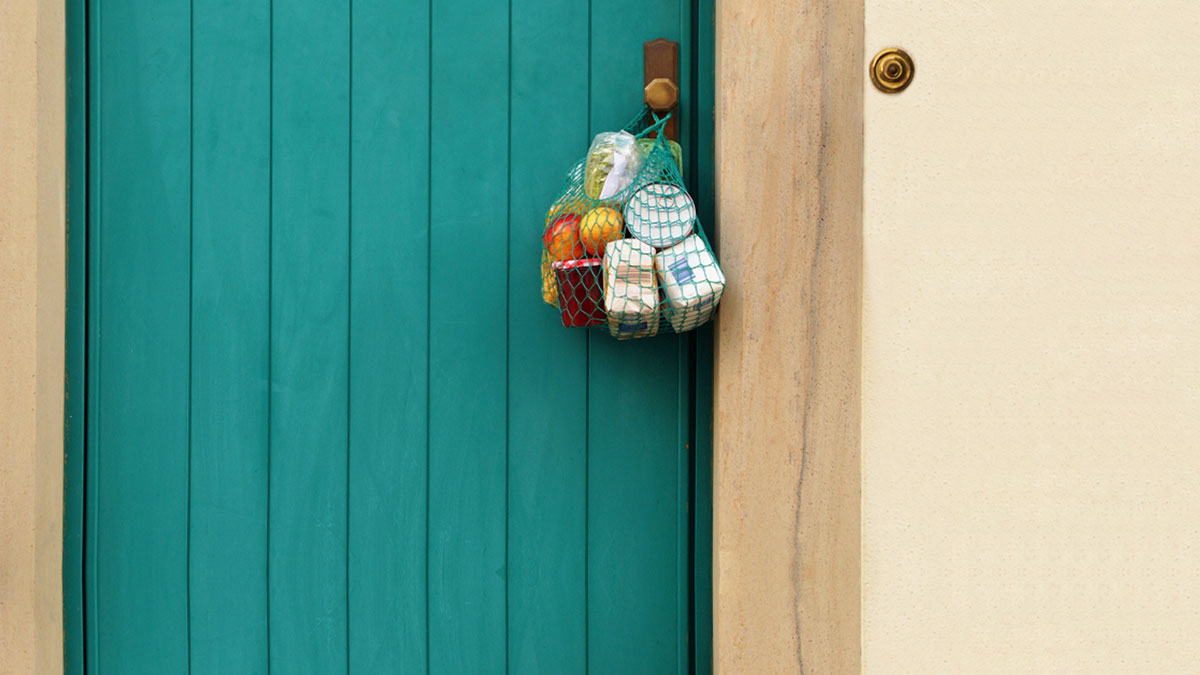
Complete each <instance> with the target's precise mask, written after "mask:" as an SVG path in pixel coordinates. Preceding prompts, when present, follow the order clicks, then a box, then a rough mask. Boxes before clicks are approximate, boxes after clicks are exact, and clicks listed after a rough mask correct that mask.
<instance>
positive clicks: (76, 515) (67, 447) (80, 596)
mask: <svg viewBox="0 0 1200 675" xmlns="http://www.w3.org/2000/svg"><path fill="white" fill-rule="evenodd" d="M65 9H66V14H65V22H66V41H67V44H66V47H67V54H66V68H67V82H66V84H67V90H66V96H67V117H66V135H67V138H66V146H67V147H66V149H67V195H66V207H67V217H66V220H67V242H66V244H67V270H66V271H67V297H66V301H67V310H66V326H65V335H64V336H63V337H64V340H65V345H64V346H65V350H66V351H65V355H66V363H65V365H66V381H65V383H64V386H65V401H64V409H63V455H64V456H63V558H62V570H63V572H62V584H63V585H62V593H63V672H64V673H66V674H67V675H82V673H83V668H84V655H85V654H86V651H85V638H84V632H83V628H84V614H83V612H84V585H83V577H84V548H83V542H84V527H83V516H84V509H85V502H84V498H83V495H84V486H85V485H86V482H85V481H86V476H87V474H86V471H85V469H86V467H85V463H84V447H85V442H86V438H87V426H86V417H85V406H84V402H85V401H86V400H87V360H86V358H85V354H86V353H87V352H86V349H87V347H86V345H87V339H88V337H87V287H88V286H87V220H88V216H87V207H88V202H87V176H88V170H87V120H88V110H87V59H88V55H87V6H86V4H85V2H84V0H68V2H66V4H65Z"/></svg>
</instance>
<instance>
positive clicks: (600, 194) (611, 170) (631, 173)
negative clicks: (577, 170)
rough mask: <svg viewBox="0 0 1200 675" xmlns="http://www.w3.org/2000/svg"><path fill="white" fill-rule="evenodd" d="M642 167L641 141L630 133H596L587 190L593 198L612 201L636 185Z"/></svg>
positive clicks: (585, 178) (585, 181)
mask: <svg viewBox="0 0 1200 675" xmlns="http://www.w3.org/2000/svg"><path fill="white" fill-rule="evenodd" d="M641 165H642V154H641V153H640V152H638V147H637V139H635V138H634V137H633V134H631V133H629V132H627V131H606V132H604V133H599V134H596V137H595V138H594V139H592V145H591V147H590V148H588V154H587V164H585V165H584V170H583V191H584V193H586V194H587V196H588V197H590V198H592V199H608V198H609V197H611V196H613V195H615V194H617V193H618V192H620V191H621V190H624V189H625V188H626V187H629V184H630V183H632V182H633V179H634V177H636V176H637V173H638V169H640V168H641Z"/></svg>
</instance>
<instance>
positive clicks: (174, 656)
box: [89, 0, 191, 673]
mask: <svg viewBox="0 0 1200 675" xmlns="http://www.w3.org/2000/svg"><path fill="white" fill-rule="evenodd" d="M97 4H98V5H99V6H96V7H94V11H95V12H96V16H95V18H94V20H96V21H98V22H99V30H100V32H101V34H102V35H103V36H104V37H103V40H102V42H101V44H100V45H99V48H100V50H101V53H102V54H103V58H102V59H101V60H100V63H99V67H98V68H97V70H96V72H95V77H96V79H97V82H98V84H97V86H98V87H99V88H101V89H102V91H103V92H104V95H103V96H101V97H100V99H99V100H98V104H97V107H96V110H95V115H96V127H97V129H96V131H97V134H98V138H96V139H95V143H96V150H97V151H98V152H97V157H98V165H97V172H98V178H99V194H98V195H97V198H98V202H97V210H98V213H97V221H96V230H95V232H94V233H93V240H92V246H93V249H92V255H93V256H94V259H95V260H96V262H97V265H98V266H99V268H100V269H101V270H103V274H102V275H100V276H99V278H98V279H97V284H96V289H95V290H96V295H97V299H98V301H99V302H100V303H103V311H102V312H97V314H96V315H95V321H96V323H97V334H96V343H95V344H94V345H93V346H94V351H93V358H95V359H96V360H97V361H98V363H97V369H98V376H97V378H96V379H95V380H94V381H93V387H94V388H95V391H94V393H93V396H94V398H93V404H94V409H95V410H96V414H97V415H98V416H99V420H98V426H97V427H96V429H95V435H94V436H93V438H94V443H93V445H92V447H91V448H90V449H89V452H90V453H91V455H90V458H89V461H92V462H94V463H95V464H96V467H95V470H96V480H97V481H98V483H99V484H101V485H105V486H109V487H110V489H108V490H106V491H105V492H104V494H102V495H100V496H99V500H98V502H97V504H96V505H95V513H94V520H93V521H92V523H93V525H94V527H95V529H96V532H97V535H98V536H100V537H103V541H102V544H103V545H102V546H100V547H99V548H98V550H97V552H96V560H95V562H94V569H93V573H94V577H93V578H94V579H95V582H96V586H97V591H98V592H96V593H95V594H94V595H93V596H92V597H91V598H90V599H91V601H92V603H94V607H95V621H94V622H93V623H92V624H91V625H90V626H89V631H90V633H91V634H92V639H93V640H94V649H95V652H96V654H95V657H96V663H97V664H98V666H99V667H100V668H102V669H106V670H111V671H113V672H158V673H165V672H182V671H184V670H186V669H187V659H188V654H187V646H188V625H187V623H188V612H187V602H188V597H187V547H188V540H187V535H188V526H187V523H188V384H189V378H188V341H189V332H188V323H189V292H188V286H189V267H190V266H189V249H190V228H189V224H190V223H189V221H190V204H189V192H190V176H189V162H190V153H191V150H190V147H189V145H190V144H189V139H190V136H191V131H190V127H189V119H190V107H189V104H190V98H191V92H190V88H189V77H190V72H189V60H190V58H189V57H190V55H189V51H190V44H189V43H190V40H189V35H190V32H191V31H190V21H189V19H190V16H189V10H190V7H189V3H188V2H187V1H186V0H162V1H160V2H154V3H147V2H140V1H138V0H105V2H103V3H97ZM134 27H136V28H137V29H134ZM109 34H111V35H112V37H113V38H118V37H119V39H109V38H108V35H109ZM132 101H137V105H130V102H132Z"/></svg>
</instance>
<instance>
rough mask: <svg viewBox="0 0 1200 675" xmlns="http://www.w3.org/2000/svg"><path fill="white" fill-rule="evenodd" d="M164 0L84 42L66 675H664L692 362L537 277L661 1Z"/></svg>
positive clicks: (660, 31) (684, 46)
mask: <svg viewBox="0 0 1200 675" xmlns="http://www.w3.org/2000/svg"><path fill="white" fill-rule="evenodd" d="M173 2H174V0H172V1H171V2H168V3H158V4H155V3H149V2H147V1H146V0H93V5H94V6H93V7H92V8H91V11H90V13H89V14H88V17H89V20H90V21H91V24H90V28H91V31H92V34H91V37H90V44H89V47H90V48H91V52H90V59H91V63H92V64H93V65H94V71H95V72H96V73H99V74H103V75H104V77H97V78H96V79H95V81H93V82H92V87H91V90H90V92H91V96H92V97H93V102H94V103H95V110H93V111H92V114H91V119H90V120H89V122H90V123H91V124H92V125H93V127H92V130H91V139H92V147H91V148H90V149H89V150H90V152H91V157H92V159H93V160H94V161H95V162H97V164H95V165H94V166H92V167H91V173H92V175H91V178H92V180H93V184H92V186H91V190H90V192H89V194H90V196H91V198H90V201H89V204H88V207H89V208H90V209H92V211H90V215H89V218H90V220H91V222H94V223H96V224H97V225H96V229H95V231H94V232H93V233H92V234H93V235H94V237H93V242H92V246H93V249H92V251H91V252H90V253H91V255H90V257H89V261H88V262H89V273H90V275H91V277H90V283H89V289H88V291H89V306H90V307H91V308H92V310H93V314H92V316H91V317H90V319H91V323H90V324H89V326H90V328H91V330H92V333H91V335H90V340H91V342H90V345H89V349H90V350H91V352H90V356H91V357H92V358H91V360H90V361H89V362H88V366H89V372H88V378H89V381H90V383H91V386H92V389H91V390H89V408H88V411H89V413H88V414H89V417H88V421H89V427H88V439H89V440H88V443H89V451H92V452H94V454H92V455H91V456H90V457H89V462H88V472H89V473H88V481H89V486H90V487H89V491H88V503H87V506H86V508H87V514H86V522H87V523H88V530H87V531H86V550H87V552H88V555H87V562H86V575H85V576H86V584H87V588H88V593H89V595H88V596H87V598H86V600H87V609H88V612H89V616H88V623H87V625H86V627H85V628H86V629H87V633H86V635H85V636H84V639H85V641H86V651H87V655H88V658H89V659H90V663H89V667H90V668H91V669H95V670H99V669H101V668H105V669H108V668H121V667H123V666H124V665H125V664H126V663H130V664H133V665H134V666H140V665H141V664H149V665H150V666H153V667H155V668H156V669H157V670H158V671H169V672H174V671H177V670H183V669H184V668H185V667H186V665H187V664H188V663H190V666H191V667H192V668H194V669H195V670H196V671H197V672H224V671H230V670H234V671H248V672H256V671H262V670H265V669H266V668H268V667H269V668H274V669H279V670H286V671H289V672H291V671H309V670H316V671H319V672H344V671H347V670H352V671H355V672H430V671H432V672H489V671H502V670H505V669H508V670H510V671H512V672H528V673H538V672H544V673H560V672H577V671H582V670H586V669H588V668H589V667H590V668H594V669H596V670H597V671H612V672H655V673H659V672H685V671H687V670H688V669H689V667H690V661H691V659H692V658H693V656H692V654H693V643H692V642H690V641H689V634H690V632H689V631H690V627H689V612H690V611H691V593H692V592H693V584H694V583H695V579H694V578H693V575H692V570H691V563H692V559H691V557H690V553H691V552H690V539H689V529H690V524H689V518H690V515H689V502H688V500H689V497H690V495H691V492H690V490H689V481H690V476H691V472H692V466H691V461H692V458H691V456H690V454H689V452H690V446H689V442H690V440H691V438H692V436H693V435H694V434H695V433H696V432H695V431H694V430H693V428H692V423H693V421H694V420H693V415H692V411H691V409H690V407H691V402H692V398H691V391H692V379H693V376H692V368H693V366H694V364H693V362H692V358H693V352H692V347H691V344H692V341H691V340H690V339H688V338H682V339H681V338H676V337H674V336H664V337H662V338H659V339H658V340H655V341H650V342H644V343H623V344H617V343H615V342H614V341H613V340H612V339H611V338H610V337H609V336H607V335H606V334H604V333H603V331H598V332H594V333H592V334H589V333H588V332H587V331H581V330H575V331H572V330H566V329H564V328H562V327H561V325H560V324H559V319H558V316H557V314H556V313H555V311H554V310H553V309H551V308H549V307H547V306H546V305H545V304H544V303H543V302H542V300H541V294H540V284H539V280H538V272H537V270H538V267H539V253H538V252H539V250H540V236H539V235H540V231H541V229H542V227H543V218H544V212H545V209H546V206H547V205H548V204H549V202H550V201H551V200H552V198H553V196H554V195H555V193H556V191H557V190H558V188H559V187H560V185H561V181H562V178H563V175H564V173H565V171H566V169H567V168H568V167H569V166H570V164H571V163H572V162H573V161H574V160H575V159H577V158H578V157H579V156H580V155H582V154H583V153H584V152H585V150H586V148H587V145H588V142H589V141H590V139H591V136H592V133H594V132H595V131H600V130H608V129H615V128H618V127H619V126H620V125H621V124H623V123H624V122H626V121H627V119H628V118H629V117H630V116H631V114H632V113H633V112H634V111H636V110H637V109H638V107H639V106H640V105H641V71H642V47H641V44H642V42H643V41H645V40H647V39H651V38H653V37H658V36H659V35H666V36H668V37H673V38H677V39H679V40H680V41H681V54H682V55H684V59H683V62H682V63H681V80H686V81H691V80H692V79H693V77H694V75H693V71H692V65H691V62H690V60H689V59H688V56H687V55H689V54H691V52H692V46H691V43H690V42H688V40H689V39H690V33H691V23H692V21H693V17H692V15H691V9H690V5H688V4H686V3H683V4H681V3H679V2H677V0H663V1H662V2H654V3H633V2H625V0H622V2H620V3H617V4H614V5H611V6H605V7H603V8H601V7H599V6H596V5H595V4H594V3H591V4H589V3H588V2H586V0H579V1H578V2H572V3H561V2H545V1H543V0H514V2H513V3H512V4H511V5H510V6H507V7H506V6H505V5H496V6H490V7H487V8H482V9H481V8H480V7H479V6H478V5H477V3H470V2H466V1H465V0H438V1H437V2H433V3H417V4H411V3H405V4H396V3H388V2H382V1H380V0H358V1H357V2H355V3H340V2H339V3H324V2H314V1H311V0H303V1H299V2H289V3H279V2H276V3H263V2H259V1H258V0H254V1H253V2H250V3H230V2H229V0H196V2H195V3H194V4H193V5H191V6H190V9H189V6H187V5H184V6H180V7H177V6H176V5H175V4H173ZM151 4H155V6H154V7H150V6H149V5H151ZM188 18H194V19H195V25H194V26H193V25H191V24H190V23H188V22H187V21H186V19H188ZM510 20H511V24H509V23H508V21H510ZM631 21H632V22H633V23H635V24H637V25H639V26H642V27H643V29H644V30H642V31H629V30H628V29H627V27H628V25H629V24H630V22H631ZM148 27H155V31H157V30H158V29H159V28H161V30H162V31H164V32H165V34H163V35H159V34H158V33H157V32H155V33H154V34H153V35H151V36H147V35H146V34H145V30H147V29H148ZM186 36H194V39H195V42H194V44H193V43H191V42H189V41H188V40H187V39H184V38H185V37H186ZM112 45H116V46H112ZM190 64H194V65H195V69H194V71H193V70H190V69H189V65H190ZM130 73H133V74H136V75H137V76H138V77H139V78H141V79H137V80H129V81H126V80H124V79H122V78H126V77H128V76H129V74H130ZM685 100H686V101H688V102H685V104H684V108H686V107H687V106H689V105H691V103H690V101H691V99H689V98H686V97H685ZM189 105H190V106H191V107H189ZM143 108H144V109H143ZM129 110H132V111H133V112H132V113H131V114H128V115H127V114H126V112H127V111H129ZM547 111H552V112H553V114H552V115H548V114H547ZM122 115H124V116H122ZM131 115H132V116H131ZM687 119H688V118H687V117H686V116H684V117H682V118H681V123H680V128H681V131H682V133H684V134H689V133H692V132H691V131H690V129H691V127H689V123H688V121H687ZM189 120H191V121H193V122H194V123H195V126H194V128H189V127H188V121H189ZM139 134H140V135H139ZM688 150H689V153H690V148H689V149H688ZM697 156H698V155H693V154H689V159H688V161H687V162H686V163H687V164H691V165H694V162H695V157H697ZM189 172H190V173H189ZM143 193H144V196H143ZM113 198H116V199H117V200H118V201H115V202H114V201H111V199H113ZM151 223H157V224H158V227H157V229H154V230H150V229H149V228H150V226H151ZM189 225H190V229H189ZM139 238H141V239H139ZM114 261H115V263H114ZM113 264H115V265H117V266H116V267H114V266H112V265H113ZM131 289H132V290H131ZM189 289H190V291H189ZM176 295H178V296H179V297H178V298H177V297H176ZM189 301H190V311H189ZM114 367H115V368H116V369H117V374H115V375H113V374H112V368H114ZM164 378H165V379H164ZM189 378H190V379H189ZM618 404H619V405H620V406H623V407H628V408H629V409H630V411H629V412H624V413H620V411H617V412H618V413H619V414H614V405H618ZM92 411H94V412H95V414H92ZM112 425H116V427H115V428H114V427H113V426H112ZM189 442H190V447H189ZM106 450H107V451H106ZM189 452H190V456H189ZM146 458H148V460H147V461H145V462H143V461H142V460H144V459H146ZM143 464H144V466H143ZM148 472H149V473H148ZM189 490H190V495H191V497H192V499H191V502H190V504H189V502H188V497H189ZM139 509H151V510H150V511H147V512H141V511H139ZM113 514H116V515H119V516H120V518H119V519H114V516H113ZM131 541H132V542H134V543H133V548H132V549H130V550H133V551H134V555H133V556H132V557H131V558H129V559H127V556H126V551H127V547H128V546H129V545H130V542H131ZM697 559H698V560H704V559H706V556H705V555H704V554H701V555H700V556H698V557H697ZM150 560H153V563H154V565H155V567H154V568H153V569H150V568H149V567H148V566H149V565H150V562H149V561H150ZM189 566H190V576H189ZM143 568H145V569H143ZM145 570H150V572H149V573H148V574H147V575H146V577H145V578H146V579H148V580H149V582H150V584H151V585H150V587H149V589H150V590H153V593H154V594H153V597H151V595H150V593H149V590H148V589H143V588H138V587H136V586H135V585H134V582H135V581H136V580H137V579H141V578H142V577H140V576H136V578H135V575H134V574H132V571H139V573H141V572H142V571H145ZM189 584H190V586H189ZM130 626H133V627H134V628H136V629H138V630H139V631H140V632H137V633H136V634H132V633H130V628H129V627H130ZM145 644H150V645H151V647H150V648H148V649H145V648H143V646H144V645H145ZM138 650H141V652H144V653H141V652H138ZM135 652H137V653H135ZM696 653H697V654H700V653H702V652H701V651H699V650H697V651H696ZM129 659H133V660H129ZM110 664H116V665H110ZM702 668H703V667H702Z"/></svg>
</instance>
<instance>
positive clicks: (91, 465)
mask: <svg viewBox="0 0 1200 675" xmlns="http://www.w3.org/2000/svg"><path fill="white" fill-rule="evenodd" d="M84 2H86V3H87V4H86V9H85V10H84V15H85V19H84V20H85V21H86V22H87V33H88V44H87V59H88V68H87V110H88V119H87V128H88V133H87V136H88V138H87V144H88V150H87V153H88V155H87V160H86V161H87V167H88V175H87V185H88V205H87V209H88V211H87V212H88V228H87V248H88V254H87V256H88V259H87V309H86V312H87V326H86V327H85V330H86V333H87V335H86V338H85V339H86V340H87V355H86V357H85V359H84V370H85V371H86V374H85V376H84V377H86V378H87V383H86V385H85V387H86V389H87V403H86V407H85V409H84V434H85V439H86V440H85V441H84V446H85V447H84V452H85V453H86V459H85V460H84V467H83V471H84V478H83V479H84V481H85V484H86V485H87V487H86V489H85V492H84V499H83V502H84V503H83V509H84V512H83V525H84V532H83V622H84V623H83V648H84V668H83V669H84V671H85V672H86V671H91V672H99V670H100V639H99V632H100V631H99V626H100V612H99V611H98V610H97V607H99V605H100V602H99V600H100V574H99V571H100V471H99V467H100V452H99V448H100V361H101V355H102V352H101V350H100V263H101V259H100V166H101V164H100V149H101V147H102V146H101V143H100V138H101V137H100V92H101V89H100V70H101V67H100V65H101V62H100V37H101V35H100V16H101V13H100V7H99V4H100V3H99V0H84Z"/></svg>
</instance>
